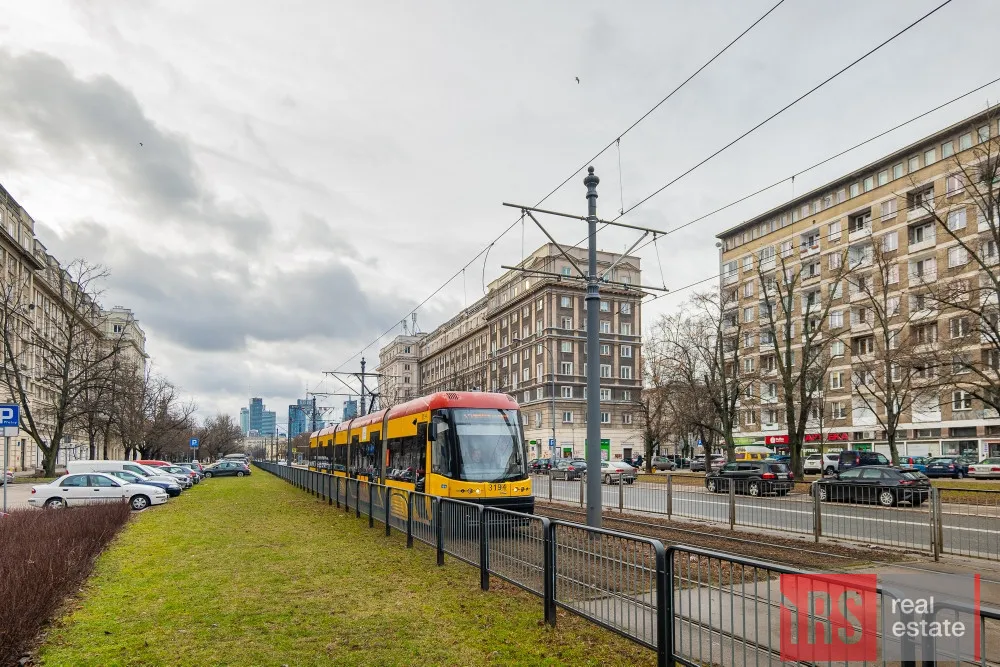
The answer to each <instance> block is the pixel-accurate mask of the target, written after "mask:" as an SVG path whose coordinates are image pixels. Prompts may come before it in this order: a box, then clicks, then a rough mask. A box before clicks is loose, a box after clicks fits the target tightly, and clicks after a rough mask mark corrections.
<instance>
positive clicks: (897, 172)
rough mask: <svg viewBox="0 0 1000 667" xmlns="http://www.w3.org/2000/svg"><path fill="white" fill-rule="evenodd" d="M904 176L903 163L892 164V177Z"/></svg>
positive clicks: (894, 178)
mask: <svg viewBox="0 0 1000 667" xmlns="http://www.w3.org/2000/svg"><path fill="white" fill-rule="evenodd" d="M902 177H903V163H902V162H900V163H899V164H894V165H892V179H893V180H896V179H897V178H902Z"/></svg>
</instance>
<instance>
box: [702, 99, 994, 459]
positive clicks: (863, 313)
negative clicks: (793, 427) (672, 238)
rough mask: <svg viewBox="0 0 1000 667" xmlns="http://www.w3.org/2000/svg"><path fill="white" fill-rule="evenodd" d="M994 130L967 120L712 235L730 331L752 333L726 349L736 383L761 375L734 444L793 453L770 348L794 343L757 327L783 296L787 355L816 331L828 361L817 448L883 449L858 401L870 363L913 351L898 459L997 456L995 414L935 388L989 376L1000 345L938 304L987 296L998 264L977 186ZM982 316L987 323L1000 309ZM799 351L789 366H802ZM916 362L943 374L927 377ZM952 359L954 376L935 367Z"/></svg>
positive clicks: (812, 430) (989, 121) (983, 120)
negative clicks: (734, 359)
mask: <svg viewBox="0 0 1000 667" xmlns="http://www.w3.org/2000/svg"><path fill="white" fill-rule="evenodd" d="M997 118H998V115H997V108H996V107H994V108H992V109H990V110H988V111H986V112H983V113H981V114H977V115H976V116H972V117H970V118H967V119H965V120H963V121H961V122H959V123H956V124H954V125H952V126H950V127H947V128H944V129H942V130H940V131H938V132H935V133H934V134H932V135H930V136H928V137H925V138H924V139H922V140H920V141H918V142H916V143H913V144H911V145H909V146H906V147H905V148H902V149H900V150H897V151H894V152H893V153H891V154H889V155H887V156H885V157H883V158H881V159H879V160H877V161H876V162H873V163H871V164H869V165H866V166H864V167H862V168H861V169H858V170H856V171H853V172H852V173H850V174H847V175H845V176H843V177H841V178H838V179H837V180H835V181H833V182H831V183H828V184H827V185H824V186H823V187H820V188H817V189H816V190H813V191H812V192H808V193H806V194H803V195H801V196H799V197H796V198H795V199H793V200H791V201H789V202H787V203H785V204H783V205H781V206H779V207H777V208H775V209H773V210H771V211H768V212H766V213H764V214H762V215H759V216H756V217H754V218H752V219H750V220H747V221H745V222H743V223H741V224H739V225H737V226H735V227H733V228H731V229H728V230H726V231H725V232H723V233H722V234H720V235H719V236H718V238H719V240H720V241H721V263H722V267H721V268H722V272H721V275H722V293H723V298H724V301H725V302H726V303H727V306H728V307H729V308H730V309H731V310H732V315H731V317H732V319H731V320H730V323H731V324H732V325H733V328H734V329H735V328H736V324H739V325H741V326H742V329H741V331H740V334H739V339H738V340H732V341H731V342H730V346H731V347H730V349H733V350H735V349H739V351H740V355H741V356H742V362H743V363H742V364H741V369H740V370H741V372H749V373H754V374H756V377H759V382H754V388H753V389H751V391H750V392H749V393H748V395H747V396H745V397H744V399H743V405H742V406H741V407H742V411H741V419H740V422H741V425H740V433H739V436H740V437H739V442H741V443H746V444H749V443H760V444H768V445H777V446H778V447H780V446H781V445H783V444H787V442H788V439H789V436H788V429H787V421H786V415H785V413H784V400H783V398H784V397H783V392H782V388H781V384H782V383H781V382H780V380H779V379H778V378H777V373H776V371H775V361H776V357H775V354H776V351H775V345H776V343H777V349H778V350H781V349H783V344H784V343H785V341H784V340H777V341H776V340H774V338H775V336H774V332H773V331H770V327H768V326H762V322H763V321H764V319H765V315H766V313H765V311H764V309H765V308H774V307H775V301H774V294H775V291H777V292H781V291H782V290H781V288H785V289H784V292H783V294H784V295H785V296H782V297H781V298H782V303H781V304H780V308H787V309H788V310H789V312H791V313H792V314H793V316H794V320H795V321H794V322H793V324H792V327H791V339H792V349H793V350H794V351H798V352H801V350H802V347H803V340H804V337H805V336H806V332H808V331H811V330H817V328H818V330H820V332H821V333H820V335H821V337H822V338H821V340H822V345H821V346H820V352H821V353H822V354H828V355H829V358H828V361H829V367H828V368H826V369H825V370H824V377H822V378H821V381H820V383H819V387H818V392H817V394H816V395H817V398H818V400H817V402H816V407H815V409H814V410H813V412H812V413H811V415H810V420H809V421H807V426H808V428H807V431H806V433H807V436H806V443H807V444H806V448H807V449H809V448H818V445H819V444H820V442H825V443H826V446H827V447H828V448H829V449H838V448H845V447H852V448H855V449H877V450H881V451H886V450H887V446H886V444H885V429H884V427H883V424H884V420H880V419H879V416H880V415H885V414H886V408H885V405H884V404H883V405H881V406H879V405H877V404H876V405H872V402H871V401H870V400H864V399H863V398H862V396H863V395H870V393H871V392H872V391H873V390H872V386H874V385H877V384H878V382H876V381H875V380H874V379H873V376H872V370H871V369H872V368H873V365H872V364H871V361H872V360H873V358H874V359H877V358H879V355H885V356H884V357H883V358H887V359H888V358H891V357H892V355H893V354H894V352H895V351H896V350H898V349H899V346H900V345H909V346H910V348H909V349H910V350H912V361H911V362H910V363H909V365H907V367H906V368H900V366H899V365H896V364H890V365H888V367H887V368H886V372H888V373H890V374H891V376H892V377H891V381H892V382H894V383H895V384H894V385H893V386H895V387H899V386H901V384H900V383H901V382H903V381H904V378H903V377H901V376H902V375H904V374H906V373H910V375H907V376H906V378H905V380H906V381H912V387H913V389H912V390H911V393H910V394H909V395H907V396H904V397H903V398H901V399H892V400H895V401H897V402H896V403H895V405H898V406H900V408H901V419H900V423H899V426H898V430H897V438H896V439H897V445H898V448H899V451H900V452H901V453H902V454H904V455H911V456H920V455H939V454H942V455H943V454H965V455H969V456H977V457H983V456H986V455H1000V419H998V414H997V412H996V411H995V410H992V409H989V408H988V407H986V406H984V405H983V404H982V403H981V402H980V401H978V400H975V399H974V398H973V396H972V395H970V393H969V392H968V391H964V390H963V389H962V388H960V387H961V383H960V382H952V381H949V382H945V381H943V380H942V379H941V375H942V372H941V369H944V370H945V371H947V372H948V373H951V372H954V373H963V372H968V371H969V370H970V369H973V368H974V367H978V366H979V365H980V364H983V366H982V370H984V371H985V372H986V373H987V374H988V373H992V372H995V370H996V368H997V366H998V363H997V362H998V358H997V351H996V349H991V348H995V345H993V346H991V345H989V344H988V342H987V341H986V340H985V339H984V338H982V337H981V336H980V335H979V334H978V333H977V332H978V331H980V329H979V328H978V327H977V325H976V323H975V322H971V321H970V314H969V312H967V311H965V310H962V309H960V308H958V309H956V308H950V307H948V305H947V303H944V305H943V303H942V300H941V297H940V295H942V294H947V293H953V294H955V293H958V292H956V290H959V289H961V288H963V286H964V287H968V286H970V285H972V286H976V285H980V284H984V283H982V282H981V281H982V280H983V277H984V276H985V275H986V273H987V271H986V270H985V269H984V267H989V266H995V265H996V260H997V243H996V241H997V234H996V226H995V224H994V225H992V226H991V224H990V223H989V222H988V221H987V220H986V216H985V215H984V213H983V206H982V204H983V199H982V198H981V197H980V196H979V193H981V192H983V190H980V189H979V188H977V187H972V186H970V183H971V182H972V181H973V180H977V179H976V176H975V175H976V174H978V173H979V170H980V169H981V168H983V166H984V165H988V164H991V163H993V164H995V163H994V162H993V161H994V160H995V159H996V156H997V153H998V150H997V148H998V145H1000V143H998V141H1000V140H998V136H1000V126H998V123H997ZM991 156H992V157H991ZM993 183H996V181H993ZM993 187H994V188H995V185H994V186H993ZM985 192H987V193H989V192H990V186H989V185H987V186H986V188H985ZM992 196H993V197H995V194H994V195H992ZM987 208H988V207H987ZM970 254H971V255H975V256H970ZM979 260H982V261H981V262H980V261H979ZM789 286H791V287H789ZM873 286H874V289H873ZM771 290H774V291H771ZM974 291H975V290H974V289H973V290H970V294H971V293H972V292H974ZM789 292H790V293H791V298H790V299H787V295H788V293H789ZM874 292H878V293H879V294H881V295H884V297H883V298H882V300H881V302H878V303H876V302H875V301H873V300H872V294H873V293H874ZM786 299H787V301H786ZM789 301H790V302H789ZM981 305H982V312H983V313H985V314H987V315H989V313H990V312H992V310H993V309H995V307H996V305H995V303H993V304H992V306H991V305H990V303H989V301H988V300H984V302H983V303H982V304H981ZM875 315H878V316H879V317H875ZM883 315H884V317H882V316H883ZM820 318H822V321H820ZM876 320H877V321H876ZM886 323H888V324H886ZM880 333H885V334H886V335H884V336H881V337H880V335H879V334H880ZM970 334H972V335H970ZM777 337H778V338H781V337H782V334H781V333H780V329H779V333H778V335H777ZM880 338H882V339H884V340H885V341H887V342H886V344H885V345H881V344H880ZM901 341H902V342H901ZM885 350H888V352H886V351H885ZM794 351H793V357H796V358H794V359H793V363H800V364H801V363H802V356H803V355H802V354H798V355H796V352H794ZM921 354H923V355H924V356H925V357H926V358H927V359H928V360H929V359H932V358H934V359H937V360H938V361H937V362H935V363H933V364H932V363H931V362H930V361H928V362H927V366H926V368H925V367H923V366H921V362H920V355H921ZM942 355H952V356H951V357H949V358H950V359H953V360H956V361H955V363H950V362H949V361H948V360H947V359H946V360H945V361H944V362H941V361H940V358H941V357H942ZM876 366H877V365H876ZM883 366H885V364H883ZM935 366H936V368H937V369H935ZM963 369H964V370H963ZM974 376H975V373H973V374H972V375H968V376H965V378H955V377H953V378H952V380H956V379H961V380H962V381H966V382H967V381H969V380H968V378H972V377H974ZM907 386H911V385H907ZM866 392H867V393H866ZM876 403H877V402H876Z"/></svg>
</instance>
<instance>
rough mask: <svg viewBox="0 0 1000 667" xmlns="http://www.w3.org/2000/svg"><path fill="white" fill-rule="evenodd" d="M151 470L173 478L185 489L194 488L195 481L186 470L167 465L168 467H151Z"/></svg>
mask: <svg viewBox="0 0 1000 667" xmlns="http://www.w3.org/2000/svg"><path fill="white" fill-rule="evenodd" d="M150 469H151V470H156V471H157V472H158V473H160V474H161V475H167V476H168V477H173V478H174V479H176V480H177V481H178V482H180V485H181V486H182V487H184V488H185V489H190V488H191V487H192V486H194V479H193V478H192V477H191V471H190V470H187V469H185V468H178V467H176V466H171V465H166V466H157V467H155V468H154V467H152V466H150Z"/></svg>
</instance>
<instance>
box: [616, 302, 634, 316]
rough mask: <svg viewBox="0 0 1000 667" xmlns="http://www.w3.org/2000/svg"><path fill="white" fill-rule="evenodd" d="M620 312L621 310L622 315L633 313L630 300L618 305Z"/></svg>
mask: <svg viewBox="0 0 1000 667" xmlns="http://www.w3.org/2000/svg"><path fill="white" fill-rule="evenodd" d="M618 312H620V313H621V314H622V315H631V314H632V304H631V303H629V302H628V301H622V304H621V306H619V307H618Z"/></svg>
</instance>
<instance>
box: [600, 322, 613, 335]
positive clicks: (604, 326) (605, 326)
mask: <svg viewBox="0 0 1000 667" xmlns="http://www.w3.org/2000/svg"><path fill="white" fill-rule="evenodd" d="M600 331H601V333H603V334H606V333H611V322H610V321H609V320H601V329H600Z"/></svg>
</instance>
